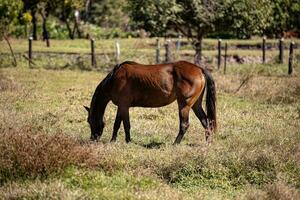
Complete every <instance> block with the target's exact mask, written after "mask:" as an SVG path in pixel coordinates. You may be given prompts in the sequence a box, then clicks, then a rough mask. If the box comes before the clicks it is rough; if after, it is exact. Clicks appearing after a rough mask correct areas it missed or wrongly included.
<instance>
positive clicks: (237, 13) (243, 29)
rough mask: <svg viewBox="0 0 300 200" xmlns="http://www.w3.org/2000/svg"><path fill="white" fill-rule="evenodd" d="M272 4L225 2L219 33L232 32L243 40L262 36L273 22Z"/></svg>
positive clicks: (262, 0)
mask: <svg viewBox="0 0 300 200" xmlns="http://www.w3.org/2000/svg"><path fill="white" fill-rule="evenodd" d="M271 4H272V2H271V1H270V0H227V1H224V6H223V9H224V12H223V16H222V19H221V24H222V25H221V26H220V27H219V28H218V29H217V31H227V32H231V33H233V34H234V35H235V36H236V37H237V38H241V39H249V38H250V37H251V35H262V34H264V33H265V32H266V30H267V29H268V27H269V26H270V25H271V22H272V20H273V17H272V6H270V5H271Z"/></svg>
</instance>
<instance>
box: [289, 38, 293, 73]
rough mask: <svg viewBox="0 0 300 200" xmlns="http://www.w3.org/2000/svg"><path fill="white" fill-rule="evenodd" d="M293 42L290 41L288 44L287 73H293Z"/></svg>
mask: <svg viewBox="0 0 300 200" xmlns="http://www.w3.org/2000/svg"><path fill="white" fill-rule="evenodd" d="M294 44H295V43H294V42H291V44H290V52H289V69H288V74H289V75H290V74H292V73H293V58H294V55H293V54H294Z"/></svg>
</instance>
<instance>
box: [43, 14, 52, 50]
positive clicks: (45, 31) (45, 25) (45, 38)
mask: <svg viewBox="0 0 300 200" xmlns="http://www.w3.org/2000/svg"><path fill="white" fill-rule="evenodd" d="M41 15H42V18H43V40H44V41H45V40H46V42H47V47H50V41H49V32H48V30H47V16H44V15H43V14H41Z"/></svg>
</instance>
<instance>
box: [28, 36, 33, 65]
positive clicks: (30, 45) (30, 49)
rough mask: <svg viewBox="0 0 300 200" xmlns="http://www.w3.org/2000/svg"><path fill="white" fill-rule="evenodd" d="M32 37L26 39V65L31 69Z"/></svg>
mask: <svg viewBox="0 0 300 200" xmlns="http://www.w3.org/2000/svg"><path fill="white" fill-rule="evenodd" d="M32 39H33V38H32V37H29V38H28V64H29V67H31V62H32V61H31V60H32Z"/></svg>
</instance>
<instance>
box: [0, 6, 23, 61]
mask: <svg viewBox="0 0 300 200" xmlns="http://www.w3.org/2000/svg"><path fill="white" fill-rule="evenodd" d="M22 8H23V3H22V1H21V0H0V13H1V15H0V39H1V40H2V39H3V38H4V39H5V41H6V42H7V44H8V46H9V49H10V52H11V54H12V57H13V60H14V62H13V65H14V66H17V60H16V58H15V55H14V52H13V49H12V47H11V45H10V42H9V39H8V38H9V32H10V29H12V28H13V26H14V25H15V24H16V23H17V21H18V19H17V18H18V16H19V14H20V12H21V10H22Z"/></svg>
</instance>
